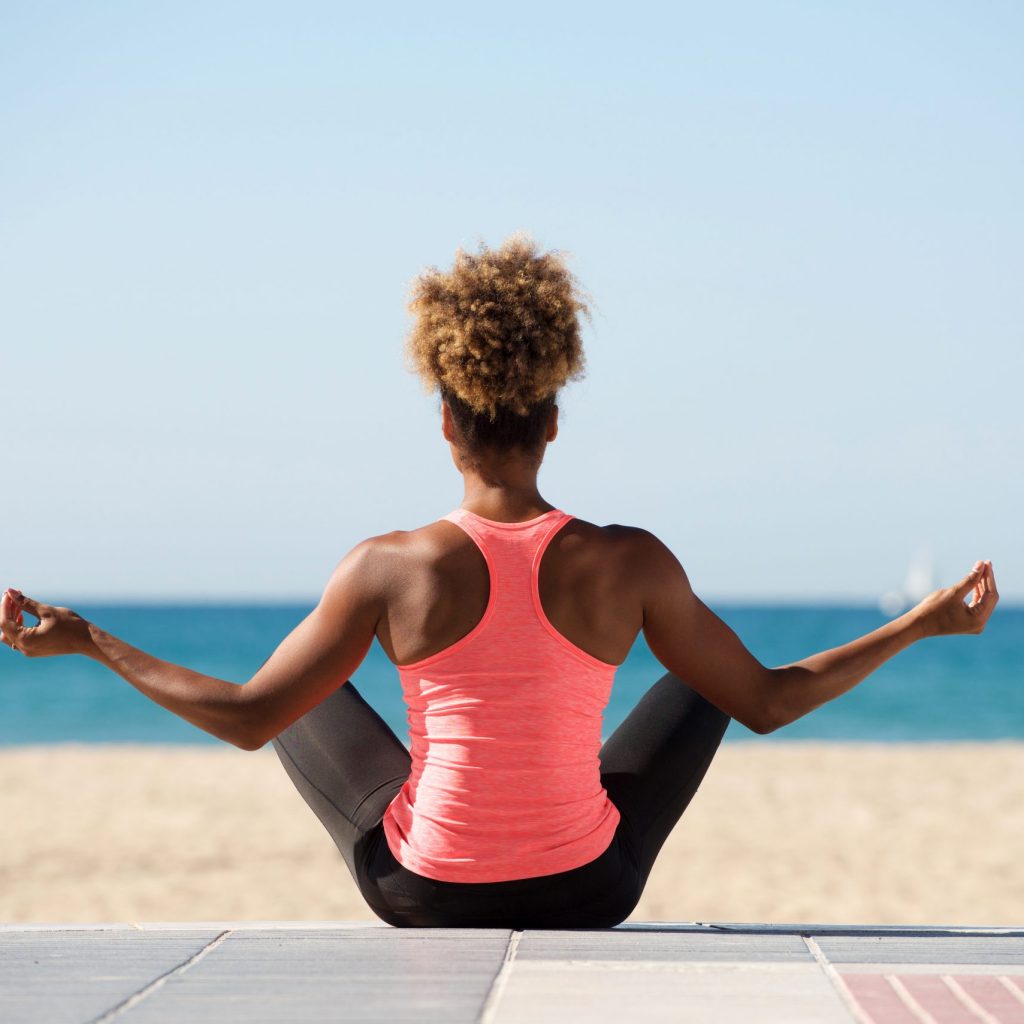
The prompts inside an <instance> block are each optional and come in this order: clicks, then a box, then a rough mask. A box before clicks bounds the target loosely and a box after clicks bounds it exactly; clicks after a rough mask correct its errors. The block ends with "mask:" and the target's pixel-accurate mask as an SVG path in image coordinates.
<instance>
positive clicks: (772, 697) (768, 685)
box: [744, 670, 791, 736]
mask: <svg viewBox="0 0 1024 1024" xmlns="http://www.w3.org/2000/svg"><path fill="white" fill-rule="evenodd" d="M779 685H780V684H779V679H778V678H777V677H776V676H775V674H774V673H773V671H772V670H769V671H768V673H767V675H766V676H765V686H764V688H763V689H762V691H761V698H760V700H759V701H758V703H757V708H756V709H755V713H754V715H753V717H752V720H751V721H750V722H749V723H744V724H745V725H746V726H747V728H748V729H750V731H751V732H755V733H757V735H758V736H767V735H768V734H769V733H772V732H775V730H776V729H781V728H782V727H783V726H784V725H788V724H789V722H790V721H791V719H790V718H789V716H788V715H787V714H786V711H785V709H784V708H783V707H782V703H781V700H780V696H781V695H780V693H779Z"/></svg>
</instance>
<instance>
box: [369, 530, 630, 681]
mask: <svg viewBox="0 0 1024 1024" xmlns="http://www.w3.org/2000/svg"><path fill="white" fill-rule="evenodd" d="M491 522H494V521H493V520H491ZM643 532H644V531H640V530H637V529H636V528H634V527H628V526H618V525H610V526H597V525H595V524H594V523H589V522H587V521H585V520H582V519H578V518H576V517H573V518H572V519H570V520H569V521H568V522H567V523H565V524H564V525H563V526H562V527H561V528H560V529H559V530H558V531H557V532H556V533H555V535H554V536H553V537H552V538H551V541H550V542H549V543H548V545H547V547H546V548H545V551H544V553H543V557H542V559H541V562H540V565H539V571H538V595H539V599H540V604H541V608H542V610H543V612H544V614H545V617H546V618H547V619H548V621H549V622H550V623H551V625H552V627H553V628H554V629H555V630H557V632H559V633H560V634H562V635H563V636H565V637H566V638H567V639H568V640H569V641H570V642H572V643H573V644H575V645H576V646H577V647H579V648H581V649H582V650H583V651H585V652H586V653H588V654H590V655H591V656H593V657H595V658H597V659H598V660H600V661H605V662H608V663H610V664H613V665H621V664H622V662H623V661H625V659H626V655H627V654H628V653H629V651H630V649H631V648H632V646H633V644H634V642H635V641H636V638H637V636H638V635H639V632H640V630H641V628H642V626H643V599H644V594H645V592H646V590H649V583H646V586H645V565H644V564H643V562H645V561H646V560H647V556H646V555H645V554H644V552H643V551H641V550H640V547H641V545H640V544H638V543H637V541H638V534H641V533H643ZM374 541H375V547H376V555H377V558H376V562H377V564H378V565H379V566H380V570H381V572H382V574H386V578H387V580H388V581H389V583H390V585H389V586H388V587H387V588H386V594H385V602H384V603H385V612H384V614H383V615H382V616H381V619H380V622H379V624H378V628H377V639H378V641H379V643H380V645H381V647H382V648H383V650H384V653H385V654H386V655H387V657H388V658H389V659H390V661H391V662H392V663H393V664H394V665H395V666H396V667H399V666H401V665H408V664H412V663H414V662H418V661H421V660H423V659H425V658H427V657H430V656H431V655H434V654H436V653H438V652H440V651H443V650H445V649H447V648H448V647H450V646H451V645H452V644H454V643H456V642H457V641H458V640H459V639H461V638H462V637H464V636H466V635H467V634H469V633H470V632H471V631H472V630H473V629H474V628H475V627H476V626H477V624H478V623H479V622H480V620H481V619H482V618H483V616H484V614H485V611H486V608H487V604H488V599H489V595H490V584H489V573H488V568H487V563H486V562H485V560H484V556H483V555H482V553H481V551H480V548H479V547H478V546H477V544H476V543H474V541H473V539H472V538H471V537H470V536H469V535H468V534H467V533H466V532H465V530H463V529H460V528H459V527H458V526H457V525H455V524H453V523H450V522H449V521H448V520H447V519H444V518H442V519H439V520H437V521H436V522H433V523H430V524H428V525H427V526H424V527H421V528H420V529H418V530H409V531H395V532H393V533H389V534H383V535H381V536H379V537H377V538H375V539H374Z"/></svg>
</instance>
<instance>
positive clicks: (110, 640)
mask: <svg viewBox="0 0 1024 1024" xmlns="http://www.w3.org/2000/svg"><path fill="white" fill-rule="evenodd" d="M375 539H376V538H370V540H367V541H363V542H362V543H361V544H358V545H356V547H354V548H353V549H352V550H351V551H350V552H349V553H348V554H347V555H346V556H345V557H344V558H343V559H342V560H341V562H340V563H339V564H338V566H337V567H336V568H335V570H334V573H333V574H332V576H331V578H330V580H329V581H328V583H327V586H326V588H325V589H324V592H323V596H322V597H321V598H320V602H319V603H318V604H317V606H316V607H315V608H314V609H313V610H312V611H311V612H310V613H309V615H307V616H306V618H305V619H303V621H302V622H300V623H299V625H298V626H296V627H295V629H293V630H292V632H291V633H289V634H288V636H286V637H285V638H284V640H282V641H281V643H280V645H279V646H278V647H277V649H276V650H275V651H274V653H273V654H272V655H271V656H270V657H269V658H268V659H267V661H266V662H264V664H263V666H262V667H261V668H260V669H259V671H258V672H257V673H256V674H255V675H254V676H253V677H252V679H250V680H249V681H248V682H247V683H245V684H244V685H240V684H238V683H232V682H228V681H226V680H224V679H217V678H215V677H213V676H207V675H204V674H203V673H201V672H194V671H192V670H191V669H188V668H185V667H183V666H181V665H175V664H173V663H172V662H169V661H164V660H162V659H160V658H156V657H154V656H153V655H151V654H147V653H146V652H145V651H142V650H139V649H138V648H137V647H133V646H132V645H131V644H128V643H125V641H123V640H120V639H118V638H117V637H115V636H113V635H112V634H110V633H108V632H107V631H106V630H103V629H101V628H100V627H99V626H97V625H96V624H95V623H92V622H89V621H88V620H86V619H83V618H82V617H81V616H79V615H77V614H76V613H75V612H73V611H72V610H71V609H70V608H63V607H56V606H53V605H47V604H43V603H42V602H39V601H34V600H32V599H30V598H26V597H24V595H17V596H13V592H12V593H7V594H5V595H4V597H3V601H2V603H0V626H2V630H3V639H4V643H6V644H7V645H8V646H11V647H13V648H14V649H16V650H19V651H21V652H22V653H24V654H25V655H26V656H27V657H47V656H53V655H58V654H84V655H85V656H86V657H89V658H92V659H94V660H95V661H98V662H100V663H101V664H103V665H106V666H107V668H109V669H111V671H113V672H116V673H117V674H118V675H119V676H121V677H122V678H123V679H125V680H126V681H127V682H129V683H131V685H132V686H134V687H135V689H137V690H138V691H139V692H140V693H143V694H145V695H146V696H147V697H149V698H150V700H152V701H154V702H155V703H156V704H159V705H160V706H161V707H164V708H166V709H167V710H168V711H172V712H173V713H174V714H176V715H178V716H179V717H180V718H184V719H185V720H186V721H188V722H191V723H192V724H193V725H195V726H198V727H199V728H200V729H203V730H204V731H205V732H208V733H210V734H211V735H213V736H216V737H217V738H218V739H222V740H225V741H226V742H228V743H232V744H234V745H235V746H237V747H241V748H242V749H243V750H256V749H258V748H259V747H261V746H263V744H264V743H266V742H267V741H268V740H269V739H271V738H272V737H273V736H276V735H277V734H278V733H279V732H281V730H283V729H285V728H287V726H289V725H291V723H292V722H294V721H295V720H296V719H298V718H300V717H301V716H302V715H303V714H305V713H306V712H307V711H308V710H309V709H310V708H312V707H315V706H316V705H317V704H318V703H320V701H321V700H323V699H324V698H325V697H326V696H327V695H328V694H329V693H331V692H332V691H333V690H334V689H336V688H337V687H338V686H341V685H342V684H343V683H345V682H346V681H347V680H348V679H349V677H350V676H351V675H352V674H353V673H354V672H355V670H356V669H357V668H358V667H359V665H360V664H361V662H362V660H363V658H364V657H365V656H366V653H367V651H368V650H369V648H370V645H371V644H372V643H373V637H374V635H375V633H376V627H377V622H378V620H379V618H380V613H381V608H382V602H381V599H380V593H381V589H380V587H381V575H382V574H381V571H380V566H379V562H378V559H377V558H376V556H375V550H376V548H375V545H374V543H373V541H374V540H375ZM22 609H24V610H25V611H27V612H29V613H30V614H31V615H34V616H36V617H37V618H38V619H39V623H38V625H36V626H30V627H26V626H25V625H24V622H23V619H22V616H21V610H22Z"/></svg>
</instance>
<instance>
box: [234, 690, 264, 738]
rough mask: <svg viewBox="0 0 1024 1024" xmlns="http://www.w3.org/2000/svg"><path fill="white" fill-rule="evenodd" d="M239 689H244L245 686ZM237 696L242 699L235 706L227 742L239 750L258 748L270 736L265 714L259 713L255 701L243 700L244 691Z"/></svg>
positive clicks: (259, 710)
mask: <svg viewBox="0 0 1024 1024" xmlns="http://www.w3.org/2000/svg"><path fill="white" fill-rule="evenodd" d="M241 689H242V690H243V691H244V689H245V687H242V688H241ZM239 696H240V697H241V698H242V699H241V700H240V701H239V703H238V704H237V706H236V708H235V716H234V722H233V723H232V729H231V735H230V736H229V737H227V739H228V742H230V743H231V744H232V745H233V746H236V747H238V749H239V750H259V749H260V747H263V746H265V745H266V744H267V743H268V742H269V740H270V738H271V737H270V736H268V735H267V724H266V721H265V720H264V719H265V716H264V715H262V714H261V709H260V707H259V705H258V704H257V703H256V702H255V701H253V700H251V699H249V700H245V699H244V698H245V696H246V695H245V694H244V693H242V694H240V695H239Z"/></svg>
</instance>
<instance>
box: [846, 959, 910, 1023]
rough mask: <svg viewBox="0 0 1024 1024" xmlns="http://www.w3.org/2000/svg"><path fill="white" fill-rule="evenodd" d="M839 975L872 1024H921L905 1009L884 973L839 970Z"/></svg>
mask: <svg viewBox="0 0 1024 1024" xmlns="http://www.w3.org/2000/svg"><path fill="white" fill-rule="evenodd" d="M839 976H840V977H841V978H842V979H843V981H844V982H846V987H847V988H848V989H849V990H850V994H851V995H852V996H853V998H854V999H855V1000H856V1001H857V1003H858V1005H859V1006H860V1008H861V1010H862V1011H863V1013H864V1016H865V1017H867V1019H868V1020H869V1021H872V1024H921V1021H920V1018H919V1017H915V1016H914V1014H913V1013H911V1012H910V1010H909V1009H907V1007H906V1005H905V1004H904V1002H903V1000H902V999H900V997H899V996H898V995H897V994H896V990H895V989H894V988H893V987H892V985H890V984H889V979H888V978H887V977H886V976H885V975H884V974H847V973H846V972H845V971H840V972H839Z"/></svg>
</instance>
